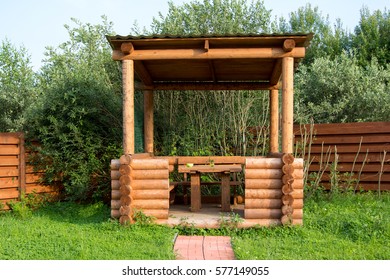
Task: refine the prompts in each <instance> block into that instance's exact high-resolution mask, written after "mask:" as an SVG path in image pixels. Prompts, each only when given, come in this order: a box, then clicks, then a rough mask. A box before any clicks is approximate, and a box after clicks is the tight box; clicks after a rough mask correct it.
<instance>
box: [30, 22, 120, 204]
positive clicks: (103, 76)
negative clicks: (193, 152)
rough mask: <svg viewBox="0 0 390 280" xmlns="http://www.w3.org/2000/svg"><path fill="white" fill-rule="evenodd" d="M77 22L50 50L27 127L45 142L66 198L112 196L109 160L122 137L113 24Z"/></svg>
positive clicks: (43, 155)
mask: <svg viewBox="0 0 390 280" xmlns="http://www.w3.org/2000/svg"><path fill="white" fill-rule="evenodd" d="M73 24H74V25H75V27H70V26H65V27H66V29H67V31H68V34H69V40H68V41H66V42H64V43H62V44H61V45H60V46H59V47H58V48H48V49H47V53H46V60H45V61H44V66H43V67H42V71H41V75H40V77H39V78H40V79H39V89H40V91H41V93H42V94H41V95H40V96H39V98H38V100H37V102H36V103H35V104H34V107H33V108H31V110H30V111H29V123H28V126H27V127H26V129H27V131H28V135H29V138H33V139H38V140H39V143H40V144H41V150H40V153H39V155H40V158H38V159H37V160H38V163H39V164H40V166H41V167H42V168H43V169H44V170H45V171H46V172H45V174H46V181H47V182H48V183H52V182H53V181H56V180H60V181H61V182H62V184H63V185H64V186H65V190H66V193H67V195H68V198H71V199H78V200H83V199H90V198H91V197H99V196H102V195H106V196H109V192H108V190H109V187H110V183H109V180H110V175H109V162H110V160H111V159H112V158H117V157H118V156H119V150H120V147H121V139H122V138H121V125H122V121H121V108H122V103H121V88H120V86H121V83H120V77H121V75H120V67H119V65H118V64H117V63H116V62H114V61H112V59H111V55H110V54H111V49H110V47H109V44H108V43H107V41H106V38H105V35H107V34H112V33H113V31H112V23H110V22H108V21H107V19H106V18H103V23H102V24H97V25H91V24H83V23H81V22H79V21H77V20H75V19H73Z"/></svg>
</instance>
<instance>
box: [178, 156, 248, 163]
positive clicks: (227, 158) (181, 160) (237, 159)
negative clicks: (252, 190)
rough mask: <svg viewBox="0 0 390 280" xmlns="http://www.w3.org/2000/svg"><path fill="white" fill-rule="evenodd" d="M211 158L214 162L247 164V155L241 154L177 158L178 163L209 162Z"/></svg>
mask: <svg viewBox="0 0 390 280" xmlns="http://www.w3.org/2000/svg"><path fill="white" fill-rule="evenodd" d="M210 160H212V161H214V164H245V157H241V156H194V157H191V156H179V157H178V158H177V162H178V164H184V165H185V164H187V163H193V164H208V163H210Z"/></svg>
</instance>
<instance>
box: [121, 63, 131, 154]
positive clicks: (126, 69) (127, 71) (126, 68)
mask: <svg viewBox="0 0 390 280" xmlns="http://www.w3.org/2000/svg"><path fill="white" fill-rule="evenodd" d="M122 87H123V153H124V154H125V155H128V154H134V61H132V60H124V61H122Z"/></svg>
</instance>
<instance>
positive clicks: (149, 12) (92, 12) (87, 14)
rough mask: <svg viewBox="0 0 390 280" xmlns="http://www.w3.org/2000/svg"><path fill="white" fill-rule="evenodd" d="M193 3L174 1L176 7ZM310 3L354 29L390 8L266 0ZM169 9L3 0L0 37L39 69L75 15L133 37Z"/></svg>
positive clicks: (80, 0) (114, 0)
mask: <svg viewBox="0 0 390 280" xmlns="http://www.w3.org/2000/svg"><path fill="white" fill-rule="evenodd" d="M192 1H194V0H172V2H174V3H175V5H181V4H183V3H189V2H192ZM198 1H201V2H202V0H198ZM251 1H252V0H248V2H251ZM306 3H310V4H311V5H312V6H313V7H315V6H318V8H319V10H320V11H321V13H322V15H323V16H326V15H329V19H330V22H332V23H333V22H335V20H336V19H337V18H340V19H341V22H342V23H343V25H344V27H346V28H348V30H349V31H353V29H354V28H355V26H356V25H357V24H358V23H359V19H360V10H361V8H362V7H363V5H364V6H367V7H368V8H369V10H370V11H371V12H372V11H374V10H378V9H379V10H381V11H384V9H385V8H387V9H390V3H389V0H348V1H346V0H322V1H321V0H264V4H265V7H266V8H267V9H271V10H272V16H273V17H275V16H278V17H280V16H284V17H285V18H288V16H289V13H290V12H294V11H296V10H297V9H298V8H299V7H303V6H305V5H306ZM167 11H168V0H18V1H15V0H0V41H3V40H4V39H8V40H9V41H10V42H11V43H12V44H13V45H15V46H16V47H19V46H24V47H25V48H26V49H27V50H28V52H29V54H30V56H31V60H32V65H33V67H34V69H36V70H37V69H39V67H40V66H41V65H42V59H43V58H44V52H45V47H47V46H52V47H56V46H58V45H59V44H60V43H62V42H65V41H66V40H67V39H68V35H67V32H66V29H65V28H64V25H65V24H68V25H71V24H72V22H71V20H70V19H71V18H76V19H78V20H80V21H81V22H83V23H91V24H97V23H101V16H102V15H106V16H107V17H108V19H109V20H110V21H112V22H113V23H114V30H115V32H116V33H117V34H120V35H129V34H130V31H131V27H132V26H133V24H134V22H135V21H137V22H138V25H139V26H140V27H144V26H145V27H147V28H149V27H150V24H151V22H152V19H153V17H158V15H159V12H161V13H162V14H163V15H166V13H167Z"/></svg>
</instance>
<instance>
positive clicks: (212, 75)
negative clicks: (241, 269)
mask: <svg viewBox="0 0 390 280" xmlns="http://www.w3.org/2000/svg"><path fill="white" fill-rule="evenodd" d="M208 62H209V68H210V73H211V78H212V79H213V82H214V83H216V82H217V77H216V76H215V68H214V62H213V61H212V60H209V61H208Z"/></svg>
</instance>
